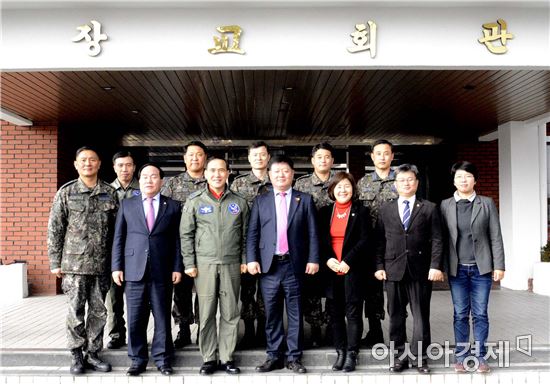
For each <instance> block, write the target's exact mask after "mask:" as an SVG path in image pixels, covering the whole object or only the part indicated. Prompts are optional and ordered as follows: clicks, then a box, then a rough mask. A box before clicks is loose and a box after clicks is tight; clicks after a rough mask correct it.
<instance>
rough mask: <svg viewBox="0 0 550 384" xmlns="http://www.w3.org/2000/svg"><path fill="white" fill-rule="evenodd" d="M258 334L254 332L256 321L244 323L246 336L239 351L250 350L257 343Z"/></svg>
mask: <svg viewBox="0 0 550 384" xmlns="http://www.w3.org/2000/svg"><path fill="white" fill-rule="evenodd" d="M255 338H256V332H255V331H254V320H245V321H244V336H243V338H242V339H241V341H240V342H239V347H238V348H239V349H241V350H243V349H250V348H252V347H254V344H255V342H256V340H255Z"/></svg>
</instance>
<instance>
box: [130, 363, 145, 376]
mask: <svg viewBox="0 0 550 384" xmlns="http://www.w3.org/2000/svg"><path fill="white" fill-rule="evenodd" d="M146 368H147V366H146V365H140V364H132V365H131V366H130V368H128V370H127V371H126V375H128V376H139V375H140V374H142V373H143V372H145V369H146Z"/></svg>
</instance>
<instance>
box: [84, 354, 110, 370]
mask: <svg viewBox="0 0 550 384" xmlns="http://www.w3.org/2000/svg"><path fill="white" fill-rule="evenodd" d="M84 362H85V363H86V367H87V368H91V369H93V370H94V371H98V372H111V364H109V363H106V362H105V361H103V360H101V359H100V358H99V356H98V355H97V352H88V353H87V354H86V357H85V359H84Z"/></svg>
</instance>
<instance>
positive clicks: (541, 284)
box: [533, 243, 550, 296]
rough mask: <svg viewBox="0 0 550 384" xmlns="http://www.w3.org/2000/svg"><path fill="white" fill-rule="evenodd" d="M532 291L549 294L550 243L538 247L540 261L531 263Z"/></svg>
mask: <svg viewBox="0 0 550 384" xmlns="http://www.w3.org/2000/svg"><path fill="white" fill-rule="evenodd" d="M533 292H534V293H538V294H540V295H545V296H550V243H547V244H546V245H545V246H544V247H542V248H541V249H540V263H535V264H534V265H533Z"/></svg>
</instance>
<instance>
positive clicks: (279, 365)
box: [256, 359, 284, 372]
mask: <svg viewBox="0 0 550 384" xmlns="http://www.w3.org/2000/svg"><path fill="white" fill-rule="evenodd" d="M283 368H284V364H283V360H281V359H267V360H266V361H265V362H264V363H263V364H262V365H258V366H257V367H256V372H271V371H273V370H275V369H283Z"/></svg>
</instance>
